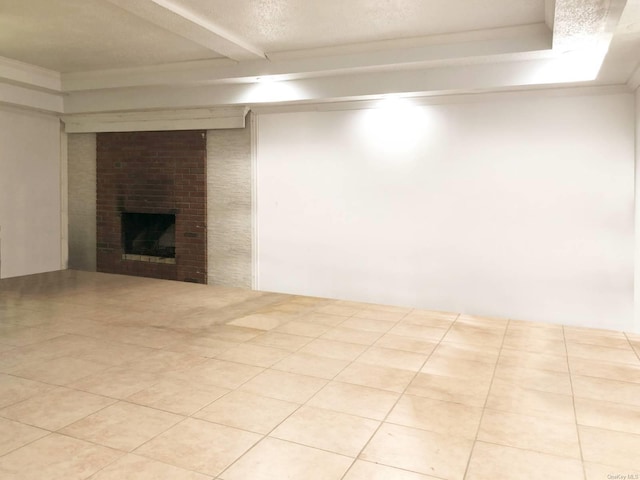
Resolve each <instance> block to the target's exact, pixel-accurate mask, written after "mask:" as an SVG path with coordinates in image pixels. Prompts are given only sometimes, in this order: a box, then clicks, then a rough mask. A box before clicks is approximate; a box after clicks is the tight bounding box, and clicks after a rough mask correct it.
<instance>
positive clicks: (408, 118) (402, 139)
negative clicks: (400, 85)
mask: <svg viewBox="0 0 640 480" xmlns="http://www.w3.org/2000/svg"><path fill="white" fill-rule="evenodd" d="M362 113H363V116H362V126H361V127H362V128H361V130H362V133H363V135H364V137H365V138H366V141H367V142H368V143H369V145H371V146H372V147H373V148H375V149H376V150H377V151H379V152H380V153H383V154H394V153H402V152H407V151H410V150H412V149H413V148H415V146H416V145H417V144H418V143H419V142H420V141H422V140H423V139H424V136H425V133H426V131H427V127H426V123H427V122H426V120H427V115H426V111H425V107H422V106H419V105H416V104H414V103H413V102H412V101H410V100H409V99H405V98H401V97H387V98H385V99H383V100H381V101H380V103H379V104H378V105H377V106H376V107H375V108H371V109H368V110H364V111H363V112H362Z"/></svg>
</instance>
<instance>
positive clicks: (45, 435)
mask: <svg viewBox="0 0 640 480" xmlns="http://www.w3.org/2000/svg"><path fill="white" fill-rule="evenodd" d="M9 420H10V419H9ZM13 421H14V422H16V423H20V424H21V425H26V426H28V427H32V425H27V424H26V423H22V422H17V421H16V420H13ZM35 428H38V429H39V430H43V431H44V432H46V433H45V434H44V435H42V436H41V437H38V438H34V439H33V440H30V441H28V442H27V443H25V444H22V445H20V446H19V447H16V448H12V449H11V450H9V451H7V452H5V453H3V454H2V455H0V459H1V458H2V457H5V456H7V455H9V454H11V453H13V452H15V451H17V450H20V449H21V448H23V447H27V446H29V445H31V444H32V443H35V442H37V441H38V440H42V439H43V438H46V437H49V436H51V435H52V434H54V433H56V432H52V431H51V430H47V429H46V428H41V427H35Z"/></svg>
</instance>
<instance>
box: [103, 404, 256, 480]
mask: <svg viewBox="0 0 640 480" xmlns="http://www.w3.org/2000/svg"><path fill="white" fill-rule="evenodd" d="M188 420H201V421H205V420H203V419H192V418H191V417H185V418H183V419H182V420H180V421H179V422H176V423H174V424H173V425H171V426H170V427H168V428H166V429H164V430H163V431H162V432H160V433H158V434H157V435H154V436H153V437H151V438H149V439H147V440H145V441H144V442H142V443H141V444H140V445H138V446H136V447H135V448H133V449H132V450H126V451H125V450H120V449H115V450H118V451H120V452H124V453H125V455H127V454H133V455H138V456H140V457H144V458H147V459H150V460H153V461H156V462H162V463H166V464H167V465H172V466H174V467H178V468H182V469H184V470H188V471H190V472H195V473H200V474H202V475H208V476H210V477H211V476H212V475H209V474H208V473H206V472H201V471H199V470H193V469H191V468H186V467H184V466H182V465H176V464H175V463H170V462H166V461H163V460H158V459H157V458H154V457H153V456H151V455H145V454H144V453H143V452H140V449H141V448H142V447H144V446H145V445H147V444H148V443H150V442H151V441H153V440H155V439H156V438H158V437H160V436H161V435H164V434H165V433H167V432H168V431H169V430H171V429H173V428H176V427H177V426H178V425H180V424H182V423H185V422H186V421H188ZM207 423H212V424H213V422H207ZM224 426H225V427H227V428H234V427H229V426H228V425H224ZM237 430H239V429H237ZM250 433H255V432H250ZM259 441H260V440H257V442H259ZM257 442H256V443H257ZM96 445H100V444H96ZM254 445H255V444H254ZM102 446H105V445H102ZM107 448H113V447H107Z"/></svg>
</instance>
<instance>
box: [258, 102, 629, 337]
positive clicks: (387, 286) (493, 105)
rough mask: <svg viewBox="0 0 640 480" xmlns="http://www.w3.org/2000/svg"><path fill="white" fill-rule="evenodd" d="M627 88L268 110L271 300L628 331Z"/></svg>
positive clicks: (265, 221)
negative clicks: (292, 296) (312, 299)
mask: <svg viewBox="0 0 640 480" xmlns="http://www.w3.org/2000/svg"><path fill="white" fill-rule="evenodd" d="M633 125H634V100H633V96H632V95H630V94H615V95H600V96H566V97H557V96H555V97H552V96H548V97H547V96H543V95H542V94H541V95H540V96H539V97H531V96H530V95H529V96H527V97H525V96H523V97H521V98H513V97H505V99H504V100H503V101H502V100H496V101H492V102H490V103H466V104H442V105H432V106H422V107H414V108H410V107H407V106H406V105H403V104H402V103H401V102H388V105H386V106H385V107H384V108H380V109H369V110H352V111H325V112H321V111H320V112H299V113H272V114H262V115H259V116H258V126H257V136H258V139H257V178H256V182H257V183H256V189H257V206H256V207H257V222H256V223H257V252H256V253H257V257H256V258H257V286H258V288H260V289H262V290H271V291H278V292H286V293H296V294H305V295H318V296H323V297H334V298H342V299H351V300H358V301H368V302H376V303H389V304H397V305H406V306H414V307H420V308H429V309H439V310H447V311H455V312H465V313H472V314H479V315H495V316H500V317H507V318H514V319H526V320H536V321H547V322H559V323H566V324H579V325H588V326H598V327H602V328H614V329H624V330H629V329H631V328H632V323H633V320H632V319H633V275H634V269H633V256H634V170H633V169H634V127H633Z"/></svg>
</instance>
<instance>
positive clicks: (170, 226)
mask: <svg viewBox="0 0 640 480" xmlns="http://www.w3.org/2000/svg"><path fill="white" fill-rule="evenodd" d="M122 241H123V245H124V253H125V254H129V255H147V256H151V257H162V258H175V257H176V216H175V215H172V214H164V213H160V214H157V213H129V212H123V213H122Z"/></svg>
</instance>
